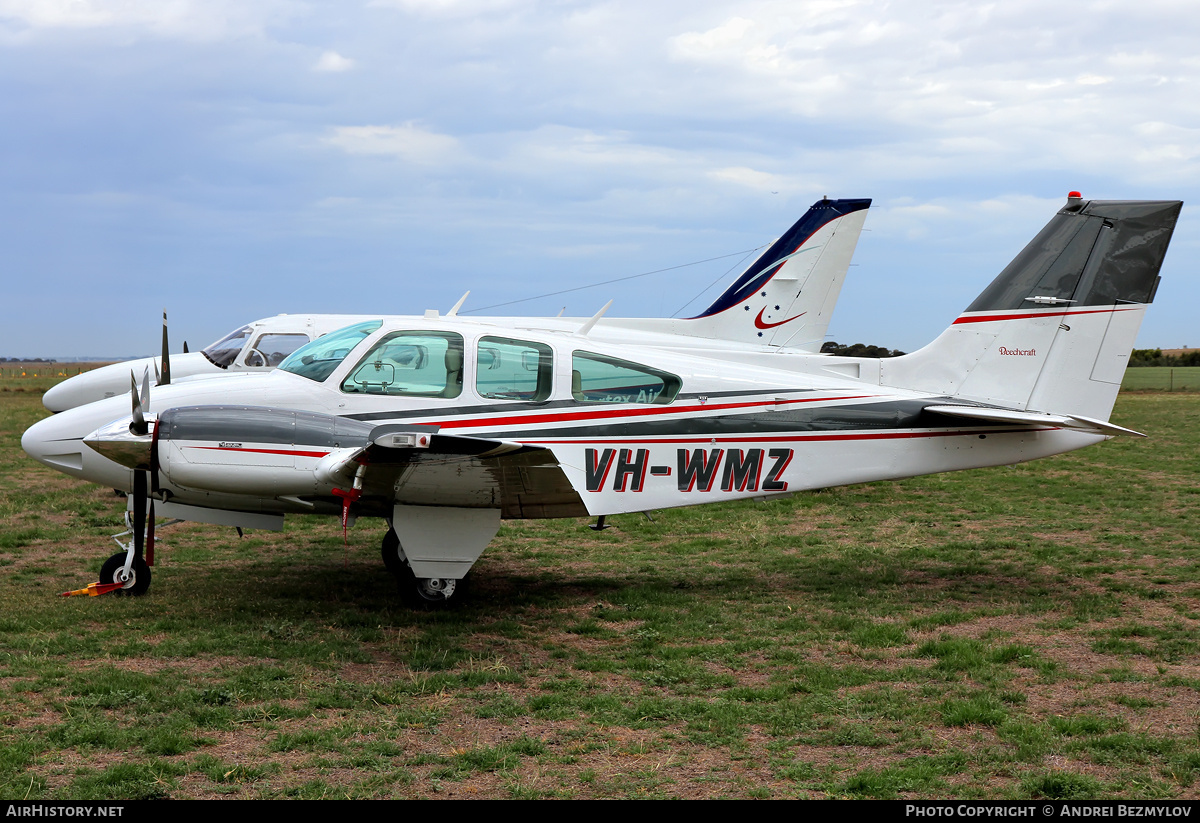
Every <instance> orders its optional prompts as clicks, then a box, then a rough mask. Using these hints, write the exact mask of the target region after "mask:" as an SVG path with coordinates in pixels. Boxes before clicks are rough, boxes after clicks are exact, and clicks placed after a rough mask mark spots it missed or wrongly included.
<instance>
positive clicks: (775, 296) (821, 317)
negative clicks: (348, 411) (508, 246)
mask: <svg viewBox="0 0 1200 823" xmlns="http://www.w3.org/2000/svg"><path fill="white" fill-rule="evenodd" d="M870 205H871V201H870V200H867V199H862V200H827V199H826V200H820V201H818V202H817V203H815V204H813V206H812V208H810V209H809V210H808V211H807V212H806V213H805V214H804V216H803V217H801V218H800V219H799V220H797V221H796V223H795V224H794V225H793V226H792V227H791V228H790V229H788V231H787V232H786V233H785V234H784V235H783V236H782V237H780V238H779V239H778V240H777V241H776V244H775V245H777V246H778V247H779V248H786V249H787V250H788V255H789V257H790V258H792V259H790V261H789V262H787V263H786V265H784V266H782V267H780V270H779V271H778V272H776V273H775V274H774V275H771V274H770V273H769V272H767V273H766V274H764V268H765V267H766V266H767V264H768V263H772V262H779V261H778V260H776V259H775V258H770V259H768V256H769V255H770V253H771V252H773V251H777V249H776V248H775V246H772V247H771V248H770V249H769V250H768V252H765V253H764V254H763V255H762V256H760V257H759V258H758V259H757V260H756V261H754V263H752V264H751V265H750V267H749V268H748V269H747V270H746V272H745V273H744V274H743V275H742V276H741V277H740V278H739V279H738V280H737V282H735V283H734V285H733V287H732V288H731V289H730V290H729V291H727V292H726V293H725V294H724V295H722V296H721V298H720V299H718V300H717V302H716V303H714V304H713V306H712V307H711V308H710V309H709V310H708V311H707V312H705V313H704V315H701V318H694V319H693V320H672V319H668V318H611V317H603V318H601V319H600V321H599V322H597V323H596V325H595V328H594V330H593V331H592V333H591V337H592V338H593V339H595V340H602V341H606V342H621V343H627V344H641V345H648V346H656V347H662V348H668V349H683V348H688V347H695V346H712V345H719V346H724V345H729V344H731V343H734V342H738V341H740V342H744V343H747V344H750V345H752V346H753V347H755V348H757V347H759V346H760V345H762V344H764V343H765V344H767V345H772V346H776V347H779V348H786V349H787V350H788V351H791V352H810V353H817V352H819V351H820V350H821V344H822V343H823V342H824V341H825V332H826V330H827V329H828V328H829V320H830V318H831V317H832V316H833V309H834V306H836V305H837V300H838V296H839V295H840V294H841V291H842V283H843V282H844V281H845V279H846V269H847V267H848V266H849V265H850V258H851V257H852V256H853V254H854V247H855V245H856V244H857V243H858V236H859V234H860V233H861V231H862V226H863V221H864V220H865V219H866V214H867V208H868V207H869V206H870ZM760 280H765V281H769V282H763V283H759V282H758V281H760ZM756 284H757V285H756ZM760 287H761V288H760ZM756 288H758V289H759V290H760V291H763V290H766V292H767V293H764V294H762V295H760V296H762V297H770V300H769V301H768V303H770V305H767V304H764V305H763V311H762V313H761V314H760V315H758V316H756V317H755V318H754V319H755V323H754V324H753V326H746V325H745V324H744V323H741V322H740V321H739V322H733V323H730V322H728V318H727V317H726V315H725V313H724V309H727V308H729V305H732V304H733V303H736V302H737V301H738V300H739V299H740V297H741V296H744V295H743V292H745V293H750V292H753V291H754V290H755V289H756ZM465 300H466V295H463V298H462V299H461V300H459V301H458V304H457V305H455V306H454V307H453V308H452V309H451V310H450V312H449V315H448V316H450V317H453V316H456V315H457V314H458V310H459V308H460V307H461V306H462V304H463V302H464V301H465ZM785 301H786V302H785ZM776 303H779V306H776V305H775V304H776ZM706 317H707V318H712V319H710V320H708V321H706V322H695V321H696V320H702V319H703V318H706ZM378 319H379V315H377V314H376V315H350V314H281V315H278V316H276V317H267V318H264V319H262V320H255V321H254V322H252V323H249V324H247V325H245V326H242V327H241V328H240V329H237V330H235V331H232V332H230V333H229V334H227V335H225V337H222V338H221V339H220V340H218V341H217V342H215V343H213V344H211V345H209V346H207V347H205V348H204V349H203V350H201V351H198V352H190V353H189V352H185V353H184V354H182V355H179V354H176V355H174V356H168V354H167V330H166V314H165V313H164V314H163V344H162V356H161V357H158V358H153V357H147V358H143V359H140V360H134V361H125V362H121V363H113V364H111V365H108V366H102V367H101V368H98V369H93V370H91V371H88V372H84V373H83V374H80V375H77V376H75V377H72V378H71V379H69V380H64V381H63V382H62V383H59V384H58V385H56V386H54V387H53V388H51V389H50V390H49V391H47V392H46V393H45V395H43V396H42V403H43V404H44V405H45V406H46V408H47V409H49V410H50V411H52V412H61V411H66V410H67V409H73V408H75V407H76V406H82V405H84V404H87V403H92V402H95V401H97V400H103V399H104V398H106V397H115V396H116V395H124V394H127V393H128V392H129V373H130V372H131V371H132V372H133V373H134V374H136V375H139V376H140V375H142V374H143V373H145V372H146V371H147V370H153V371H154V373H155V374H156V375H159V379H158V381H156V382H158V383H159V384H160V385H161V384H163V383H170V382H171V381H172V380H180V379H194V378H200V377H226V376H233V375H242V374H254V373H257V374H262V373H265V372H268V371H271V370H272V369H274V368H275V367H277V366H278V365H279V364H280V363H281V362H283V360H284V359H285V358H286V357H287V356H288V355H290V354H291V353H292V352H294V351H295V350H296V349H298V348H300V347H301V346H303V345H304V344H306V343H308V342H310V341H312V340H315V339H316V338H318V337H320V336H322V335H325V334H328V333H329V332H331V331H335V330H336V329H340V328H342V327H344V326H348V325H351V324H352V323H361V322H364V321H367V320H378ZM491 322H493V323H497V324H511V325H514V326H516V325H520V326H521V327H524V328H542V329H547V330H560V331H561V330H574V329H578V328H579V326H580V325H581V324H582V323H583V322H584V318H571V317H559V318H547V319H542V320H538V319H535V318H528V317H523V318H515V317H513V318H493V319H492V321H491ZM743 326H745V328H743Z"/></svg>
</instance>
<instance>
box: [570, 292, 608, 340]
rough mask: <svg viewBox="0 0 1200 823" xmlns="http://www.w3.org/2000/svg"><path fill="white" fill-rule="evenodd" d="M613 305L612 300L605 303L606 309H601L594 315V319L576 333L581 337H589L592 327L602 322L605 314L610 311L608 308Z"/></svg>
mask: <svg viewBox="0 0 1200 823" xmlns="http://www.w3.org/2000/svg"><path fill="white" fill-rule="evenodd" d="M612 304H613V301H612V300H609V301H608V302H607V303H605V304H604V307H603V308H602V309H600V311H598V312H596V313H595V314H594V315H592V319H591V320H589V321H587V322H586V323H584V324H583V325H582V326H580V327H579V331H577V332H575V333H576V334H578V335H579V336H580V337H587V336H588V332H590V331H591V330H592V327H593V326H595V325H596V323H598V322H599V321H600V318H601V317H603V316H604V313H605V312H606V311H608V307H609V306H611V305H612Z"/></svg>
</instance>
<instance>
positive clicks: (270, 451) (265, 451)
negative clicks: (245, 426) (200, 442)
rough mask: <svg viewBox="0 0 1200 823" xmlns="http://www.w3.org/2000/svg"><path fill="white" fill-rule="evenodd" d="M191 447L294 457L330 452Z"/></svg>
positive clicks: (191, 447)
mask: <svg viewBox="0 0 1200 823" xmlns="http://www.w3.org/2000/svg"><path fill="white" fill-rule="evenodd" d="M187 448H189V449H204V450H205V451H219V452H251V453H253V454H289V455H291V456H293V457H324V456H325V455H327V454H329V452H306V451H299V450H297V449H243V448H234V447H232V446H188V447H187Z"/></svg>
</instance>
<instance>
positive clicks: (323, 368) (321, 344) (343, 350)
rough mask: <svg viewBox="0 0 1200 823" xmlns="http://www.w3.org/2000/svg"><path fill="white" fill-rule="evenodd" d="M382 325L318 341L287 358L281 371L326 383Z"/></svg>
mask: <svg viewBox="0 0 1200 823" xmlns="http://www.w3.org/2000/svg"><path fill="white" fill-rule="evenodd" d="M382 325H383V321H382V320H369V321H367V322H366V323H356V324H355V325H353V326H347V327H346V328H344V329H338V330H337V331H334V332H330V333H329V334H327V335H325V336H324V337H318V338H317V339H316V340H314V341H312V342H311V343H309V344H307V345H304V346H301V347H300V348H298V349H296V350H295V351H294V352H292V353H291V354H290V355H288V357H287V358H286V359H284V361H283V362H282V363H280V364H279V368H280V369H281V370H282V371H290V372H291V373H292V374H298V375H300V376H301V377H307V378H308V379H309V380H315V381H317V382H318V383H321V382H324V380H325V378H326V377H328V376H329V375H331V374H333V370H334V369H336V368H337V367H338V366H339V365H340V364H341V362H342V361H343V360H345V359H346V356H347V355H349V354H350V352H351V351H353V349H354V347H355V346H357V345H358V344H359V343H361V342H362V341H363V338H365V337H369V336H370V335H371V334H372V333H373V332H375V331H376V330H377V329H378V328H379V327H380V326H382Z"/></svg>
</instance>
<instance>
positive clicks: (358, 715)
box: [0, 370, 1200, 800]
mask: <svg viewBox="0 0 1200 823" xmlns="http://www.w3.org/2000/svg"><path fill="white" fill-rule="evenodd" d="M1132 371H1134V370H1131V372H1132ZM0 388H2V387H0ZM43 415H44V412H43V411H41V410H40V406H39V404H38V395H37V393H36V392H35V391H30V392H17V391H9V392H4V391H0V487H3V489H4V495H3V497H2V498H0V631H2V632H3V638H4V643H3V644H0V718H2V720H3V724H2V725H0V791H3V793H4V795H5V796H8V797H18V798H24V797H27V798H30V799H55V798H61V799H66V798H75V799H97V800H100V799H109V798H112V799H117V798H137V797H142V798H166V797H171V798H319V797H330V798H332V797H338V798H342V797H353V798H359V797H363V798H415V797H456V798H462V797H467V798H509V797H511V798H605V797H622V798H626V797H649V798H672V797H685V798H701V797H705V798H707V797H731V798H819V797H854V798H860V797H861V798H921V797H929V798H939V797H963V798H999V799H1015V798H1045V799H1069V798H1088V797H1121V798H1168V797H1169V798H1195V797H1196V796H1197V794H1198V792H1200V790H1198V788H1197V786H1198V781H1197V772H1198V770H1200V755H1197V754H1196V741H1197V738H1198V736H1200V714H1198V713H1197V710H1196V708H1195V707H1196V705H1197V695H1200V676H1198V675H1197V674H1196V671H1197V667H1198V666H1200V643H1198V641H1196V639H1195V638H1196V637H1197V636H1198V633H1197V632H1198V630H1200V564H1197V562H1196V550H1197V546H1198V545H1200V539H1198V536H1200V515H1198V513H1197V504H1198V503H1200V462H1198V461H1197V455H1198V454H1200V426H1197V422H1198V421H1200V396H1197V395H1195V394H1188V393H1173V394H1165V393H1164V394H1151V393H1139V394H1125V395H1122V396H1121V398H1120V400H1119V402H1118V406H1117V411H1116V414H1115V415H1114V420H1115V422H1117V423H1119V424H1121V425H1124V426H1129V427H1131V428H1134V429H1137V430H1139V431H1145V432H1147V433H1149V434H1150V435H1151V438H1150V439H1148V440H1140V439H1132V438H1129V439H1125V438H1123V439H1118V440H1113V441H1110V442H1107V443H1104V444H1102V445H1100V446H1098V447H1094V448H1091V449H1087V450H1084V451H1081V452H1076V453H1072V454H1069V455H1063V456H1060V457H1057V458H1053V459H1049V460H1043V461H1038V462H1035V463H1029V464H1023V465H1020V466H1014V467H1010V468H999V469H988V470H980V471H970V472H960V473H955V474H947V475H937V476H932V477H926V478H916V479H912V480H906V481H902V482H897V483H874V484H867V485H860V486H852V487H847V488H839V489H829V490H825V491H820V492H815V493H805V494H799V495H796V496H795V497H792V498H790V499H787V500H776V501H772V502H769V503H744V504H729V505H718V506H712V507H703V508H694V509H682V510H673V511H663V512H658V513H656V514H655V520H654V522H650V521H648V520H647V519H646V518H644V517H641V516H640V515H636V516H635V515H629V516H620V517H614V518H611V519H610V522H612V523H614V524H615V525H616V528H614V529H610V530H607V531H604V532H600V533H596V532H592V531H590V530H588V529H586V528H585V525H586V524H585V522H584V521H577V520H568V521H539V522H513V523H506V524H505V525H504V526H503V528H502V529H501V532H500V534H499V536H498V537H497V539H496V540H495V541H494V543H493V545H492V546H491V547H490V548H489V550H488V551H487V552H486V553H485V554H484V556H483V558H482V559H481V560H480V562H479V564H478V565H477V566H476V569H475V570H474V572H473V574H472V576H473V578H474V580H473V585H472V590H471V596H470V598H469V599H468V600H466V601H464V602H462V603H461V604H460V605H459V606H458V608H456V609H454V610H451V611H444V612H414V611H410V610H408V609H407V608H405V607H404V606H403V605H402V604H401V602H400V600H399V598H398V597H397V595H396V592H395V589H394V586H393V584H392V582H391V581H390V579H389V578H388V576H387V575H386V574H385V573H384V571H383V569H382V564H381V563H380V560H379V551H378V542H379V539H380V538H381V536H382V525H381V524H379V523H371V522H360V523H359V525H358V526H356V528H354V529H353V530H351V532H350V545H349V547H343V545H342V538H341V530H340V526H339V524H337V523H336V522H334V521H333V520H332V519H319V518H305V517H299V518H289V519H288V522H287V528H286V529H285V531H284V532H282V533H279V534H272V533H261V532H254V533H248V534H247V536H246V538H245V539H239V538H238V537H237V535H236V534H235V533H233V532H232V531H231V530H225V529H219V528H216V527H210V526H203V525H195V524H187V525H182V526H176V527H172V528H169V529H166V530H164V531H162V532H161V534H160V537H161V540H162V543H161V546H160V550H159V563H158V565H157V566H156V569H155V577H154V586H153V588H152V589H151V591H150V594H149V595H148V596H146V597H144V598H139V599H114V598H109V597H101V598H71V599H62V598H59V597H57V594H58V593H59V592H62V591H64V590H67V589H73V588H78V587H80V586H83V585H85V584H86V583H88V582H91V581H92V580H94V579H95V575H96V572H97V569H98V567H99V564H100V562H101V561H102V560H103V559H104V558H105V557H107V556H108V555H109V554H111V553H112V551H113V550H114V547H113V544H112V542H111V540H110V539H109V537H108V535H109V534H112V533H114V532H116V531H119V530H120V527H119V526H117V525H116V524H117V523H118V520H119V517H120V512H121V511H122V508H123V501H122V500H121V499H119V498H116V497H114V496H113V495H112V493H111V491H106V490H104V489H98V488H95V487H92V486H88V485H87V484H83V483H78V482H75V481H72V480H70V479H67V478H64V477H63V476H61V475H57V474H55V473H53V472H50V471H49V470H44V469H42V467H40V466H38V465H36V464H33V463H32V462H31V461H29V460H27V459H26V458H25V457H24V456H23V455H22V454H21V452H20V448H19V437H20V433H21V432H22V431H23V430H24V428H25V427H27V426H28V425H30V424H31V423H32V422H34V421H35V420H36V419H38V418H40V417H41V416H43Z"/></svg>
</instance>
